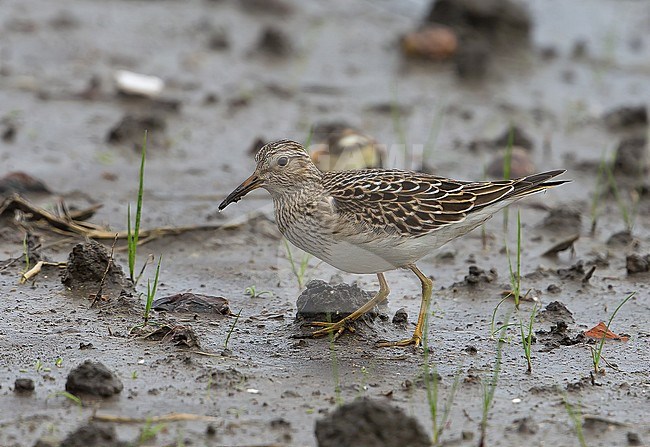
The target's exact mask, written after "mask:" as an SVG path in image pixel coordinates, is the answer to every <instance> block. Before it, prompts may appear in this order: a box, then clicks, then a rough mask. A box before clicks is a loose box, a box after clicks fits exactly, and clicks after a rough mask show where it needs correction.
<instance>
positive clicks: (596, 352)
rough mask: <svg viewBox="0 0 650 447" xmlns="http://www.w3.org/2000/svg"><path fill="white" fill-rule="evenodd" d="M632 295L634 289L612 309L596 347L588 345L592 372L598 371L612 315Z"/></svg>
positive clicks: (614, 314) (612, 319)
mask: <svg viewBox="0 0 650 447" xmlns="http://www.w3.org/2000/svg"><path fill="white" fill-rule="evenodd" d="M634 295H636V291H634V292H632V293H630V294H629V295H628V296H627V297H626V298H625V299H624V300H623V301H621V303H620V304H619V305H618V306H617V307H616V309H615V310H614V313H613V314H612V316H611V317H610V318H609V321H608V322H607V327H606V329H605V331H604V332H603V336H602V337H601V339H600V342H599V343H598V346H597V347H596V348H593V347H590V348H591V361H592V363H593V365H594V372H596V373H598V372H600V361H601V360H602V353H603V347H604V346H605V338H606V336H607V331H608V330H609V326H610V325H611V324H612V321H614V317H615V316H616V314H617V313H618V311H619V310H620V308H621V307H623V305H624V304H625V303H627V302H628V301H629V300H630V299H631V298H632V297H633V296H634Z"/></svg>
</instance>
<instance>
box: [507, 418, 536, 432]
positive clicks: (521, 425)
mask: <svg viewBox="0 0 650 447" xmlns="http://www.w3.org/2000/svg"><path fill="white" fill-rule="evenodd" d="M513 425H514V426H515V428H516V430H517V432H518V433H521V434H522V435H534V434H535V433H537V431H538V430H539V426H538V425H537V423H536V422H535V421H534V420H533V419H532V418H530V417H525V418H521V419H515V420H514V422H513Z"/></svg>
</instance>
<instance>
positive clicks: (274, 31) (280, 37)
mask: <svg viewBox="0 0 650 447" xmlns="http://www.w3.org/2000/svg"><path fill="white" fill-rule="evenodd" d="M257 51H259V52H260V53H263V54H268V55H270V56H277V57H284V56H289V55H290V54H291V53H292V52H293V44H292V43H291V39H290V38H289V36H287V35H286V34H285V32H284V31H283V30H282V29H280V28H275V27H266V28H264V29H263V30H262V33H261V34H260V37H259V39H258V40H257Z"/></svg>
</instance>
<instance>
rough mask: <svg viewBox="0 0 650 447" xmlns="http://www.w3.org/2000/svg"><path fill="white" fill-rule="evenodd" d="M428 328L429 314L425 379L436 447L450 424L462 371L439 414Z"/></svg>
mask: <svg viewBox="0 0 650 447" xmlns="http://www.w3.org/2000/svg"><path fill="white" fill-rule="evenodd" d="M428 328H429V315H428V312H427V316H426V317H425V319H424V331H423V336H422V348H423V349H424V364H423V378H424V385H425V387H426V393H427V403H428V404H429V414H430V416H431V428H432V432H433V439H432V444H433V445H434V446H436V445H439V444H440V438H441V437H442V433H443V431H444V429H445V427H446V426H447V423H448V422H449V415H450V413H451V407H452V406H453V404H454V398H455V397H456V391H457V390H458V385H459V384H460V376H461V372H462V369H461V368H459V369H458V372H457V373H456V376H455V378H454V383H453V384H452V386H451V390H450V391H449V394H448V395H447V400H446V401H445V403H444V406H443V408H442V414H439V410H440V407H439V402H438V399H439V395H438V385H439V383H438V372H437V370H436V368H435V367H434V368H433V371H430V370H429V346H428V344H429V343H428V338H429V335H428V333H429V331H428Z"/></svg>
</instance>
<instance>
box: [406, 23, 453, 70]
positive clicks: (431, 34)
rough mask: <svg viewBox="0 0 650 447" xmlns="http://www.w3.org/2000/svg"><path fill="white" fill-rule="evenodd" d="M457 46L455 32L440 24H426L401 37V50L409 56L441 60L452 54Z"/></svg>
mask: <svg viewBox="0 0 650 447" xmlns="http://www.w3.org/2000/svg"><path fill="white" fill-rule="evenodd" d="M457 48H458V38H457V37H456V33H455V32H454V31H453V30H452V29H451V28H449V27H446V26H442V25H432V26H428V27H426V28H424V29H421V30H418V31H413V32H410V33H408V34H406V35H405V36H404V37H402V50H403V51H404V54H406V55H407V56H410V57H417V58H421V59H428V60H431V61H442V60H446V59H449V58H450V57H451V56H453V55H454V53H455V52H456V50H457Z"/></svg>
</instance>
